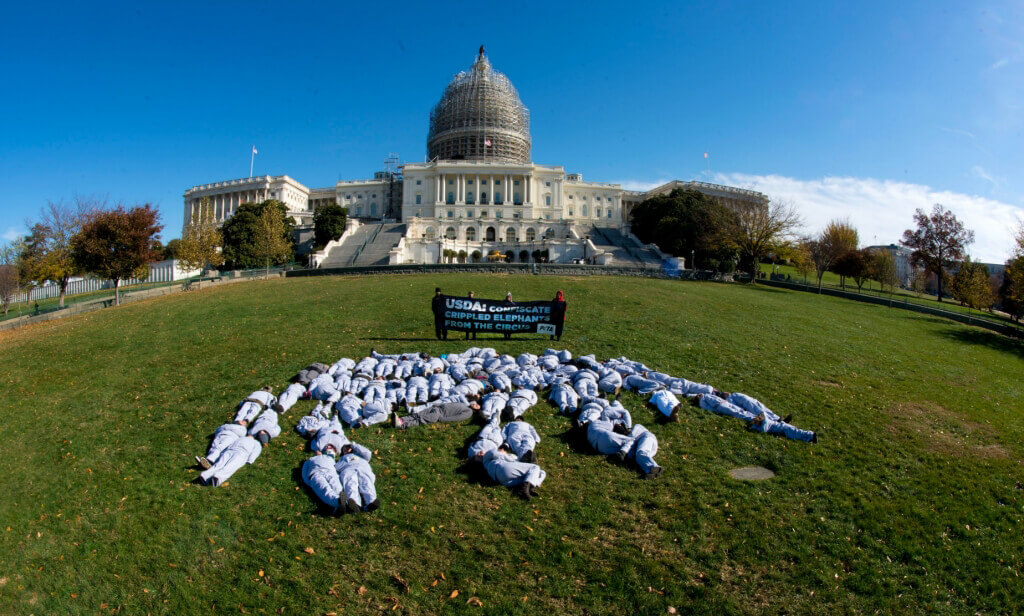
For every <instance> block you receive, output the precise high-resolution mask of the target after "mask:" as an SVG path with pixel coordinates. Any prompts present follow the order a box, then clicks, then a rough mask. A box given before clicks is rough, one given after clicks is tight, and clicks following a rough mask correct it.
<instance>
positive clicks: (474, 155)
mask: <svg viewBox="0 0 1024 616" xmlns="http://www.w3.org/2000/svg"><path fill="white" fill-rule="evenodd" d="M427 158H428V159H429V160H431V161H433V160H473V161H488V162H490V161H493V162H503V163H520V164H529V162H530V112H529V110H527V109H526V106H525V105H523V103H522V101H520V100H519V93H518V92H516V89H515V87H514V86H513V85H512V82H511V81H509V80H508V78H507V77H505V75H503V74H501V73H499V72H498V71H496V70H494V69H492V68H491V64H490V62H488V61H487V56H486V55H485V54H484V49H483V46H481V47H480V54H479V55H478V56H477V59H476V62H474V63H473V68H472V69H470V70H469V71H463V72H461V73H459V74H458V75H456V76H455V77H454V78H453V79H452V81H451V83H449V84H448V87H447V88H445V90H444V94H443V95H442V96H441V100H440V102H438V103H437V105H435V106H434V108H433V109H432V110H431V112H430V133H429V134H428V136H427Z"/></svg>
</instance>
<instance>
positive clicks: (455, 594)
mask: <svg viewBox="0 0 1024 616" xmlns="http://www.w3.org/2000/svg"><path fill="white" fill-rule="evenodd" d="M458 596H459V591H458V590H453V591H452V594H450V595H448V598H449V599H454V598H455V597H458Z"/></svg>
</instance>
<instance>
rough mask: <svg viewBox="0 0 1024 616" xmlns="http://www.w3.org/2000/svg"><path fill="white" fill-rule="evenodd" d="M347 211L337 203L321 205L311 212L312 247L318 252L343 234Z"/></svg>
mask: <svg viewBox="0 0 1024 616" xmlns="http://www.w3.org/2000/svg"><path fill="white" fill-rule="evenodd" d="M347 219H348V210H347V209H345V208H343V207H341V206H340V205H338V204H337V203H328V204H327V205H321V206H320V207H318V208H317V209H316V211H315V212H313V245H314V248H315V249H316V250H320V249H321V248H323V247H324V246H326V245H327V242H330V241H332V240H336V239H338V238H339V237H341V235H342V234H343V233H345V223H346V221H347Z"/></svg>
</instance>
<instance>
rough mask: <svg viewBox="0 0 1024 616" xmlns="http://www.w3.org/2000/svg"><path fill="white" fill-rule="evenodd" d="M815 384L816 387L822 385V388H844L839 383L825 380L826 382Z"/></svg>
mask: <svg viewBox="0 0 1024 616" xmlns="http://www.w3.org/2000/svg"><path fill="white" fill-rule="evenodd" d="M814 384H815V385H820V386H822V387H839V388H842V387H843V384H842V383H838V382H836V381H829V380H825V381H814Z"/></svg>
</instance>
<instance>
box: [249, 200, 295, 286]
mask: <svg viewBox="0 0 1024 616" xmlns="http://www.w3.org/2000/svg"><path fill="white" fill-rule="evenodd" d="M290 235H291V234H290V233H289V232H288V229H287V228H286V227H285V224H284V220H282V218H281V216H280V215H279V211H278V210H277V208H273V207H265V208H263V211H262V212H260V214H259V217H258V218H257V219H256V237H255V238H254V239H255V246H254V247H253V248H254V250H255V254H256V256H257V257H258V258H259V259H260V260H262V261H263V267H264V276H268V277H269V276H270V264H271V263H274V264H278V263H286V262H288V261H290V260H291V258H292V255H293V254H294V246H293V243H292V241H291V239H290Z"/></svg>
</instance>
